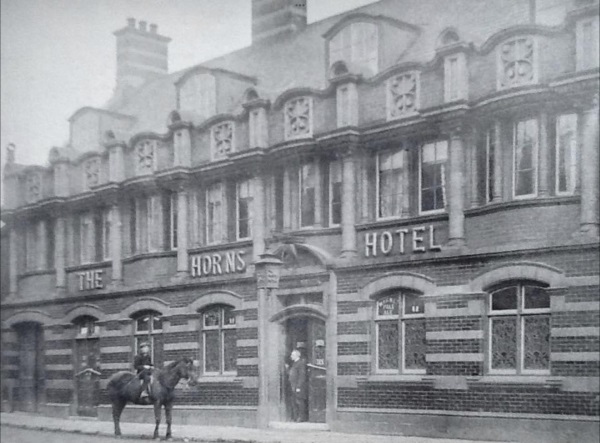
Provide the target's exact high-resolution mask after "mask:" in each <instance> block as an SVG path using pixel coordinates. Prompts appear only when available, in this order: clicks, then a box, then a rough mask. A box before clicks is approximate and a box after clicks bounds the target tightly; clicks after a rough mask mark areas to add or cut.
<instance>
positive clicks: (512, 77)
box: [498, 36, 537, 89]
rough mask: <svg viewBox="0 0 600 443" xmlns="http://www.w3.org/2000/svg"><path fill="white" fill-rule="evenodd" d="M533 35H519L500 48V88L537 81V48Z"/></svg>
mask: <svg viewBox="0 0 600 443" xmlns="http://www.w3.org/2000/svg"><path fill="white" fill-rule="evenodd" d="M536 46H537V45H536V42H535V40H534V38H533V37H530V36H527V37H517V38H514V39H511V40H508V41H506V42H504V43H503V44H502V45H500V47H499V48H498V89H507V88H514V87H516V86H523V85H530V84H534V83H536V82H537V66H536V65H537V48H536Z"/></svg>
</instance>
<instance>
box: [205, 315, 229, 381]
mask: <svg viewBox="0 0 600 443" xmlns="http://www.w3.org/2000/svg"><path fill="white" fill-rule="evenodd" d="M235 328H236V317H235V313H234V310H233V308H232V307H231V306H223V305H215V306H211V307H209V308H207V309H206V310H205V311H204V312H203V313H202V361H203V362H204V366H203V370H204V374H205V375H217V374H235V372H236V370H237V361H236V360H237V334H236V329H235Z"/></svg>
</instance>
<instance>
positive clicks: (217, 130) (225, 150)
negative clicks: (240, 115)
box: [210, 122, 235, 160]
mask: <svg viewBox="0 0 600 443" xmlns="http://www.w3.org/2000/svg"><path fill="white" fill-rule="evenodd" d="M234 127H235V126H234V124H233V122H223V123H219V124H216V125H215V126H213V127H212V128H211V131H210V132H211V137H210V143H211V145H210V146H211V153H212V158H213V160H221V159H223V158H226V157H227V155H228V154H231V153H232V152H234V151H235V144H234V142H235V137H234Z"/></svg>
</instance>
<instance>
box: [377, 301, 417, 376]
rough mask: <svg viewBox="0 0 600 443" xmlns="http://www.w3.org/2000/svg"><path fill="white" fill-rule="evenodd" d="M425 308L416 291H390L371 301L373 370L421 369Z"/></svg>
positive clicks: (394, 371) (399, 370)
mask: <svg viewBox="0 0 600 443" xmlns="http://www.w3.org/2000/svg"><path fill="white" fill-rule="evenodd" d="M424 314H425V310H424V303H423V299H422V297H421V296H420V295H418V294H414V293H410V292H393V293H390V294H386V295H384V296H382V297H379V298H378V299H377V301H376V305H375V327H376V348H377V350H376V365H375V366H376V370H377V372H382V373H398V372H402V373H424V372H425V369H426V363H425V355H426V340H425V315H424Z"/></svg>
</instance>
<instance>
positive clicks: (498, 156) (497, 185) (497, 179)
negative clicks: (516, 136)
mask: <svg viewBox="0 0 600 443" xmlns="http://www.w3.org/2000/svg"><path fill="white" fill-rule="evenodd" d="M494 138H495V140H494V153H493V155H494V187H493V190H492V193H493V196H492V203H499V202H501V201H502V164H503V160H504V159H503V156H502V124H501V123H500V121H496V122H495V123H494Z"/></svg>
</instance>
